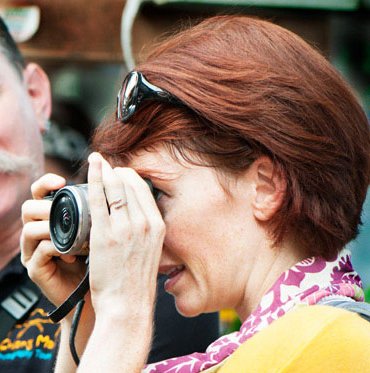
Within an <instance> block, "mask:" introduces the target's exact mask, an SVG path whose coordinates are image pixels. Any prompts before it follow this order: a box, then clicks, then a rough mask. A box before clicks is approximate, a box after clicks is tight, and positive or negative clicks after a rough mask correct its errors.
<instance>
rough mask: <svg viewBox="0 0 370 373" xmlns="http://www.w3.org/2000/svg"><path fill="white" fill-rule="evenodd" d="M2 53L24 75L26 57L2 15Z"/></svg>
mask: <svg viewBox="0 0 370 373" xmlns="http://www.w3.org/2000/svg"><path fill="white" fill-rule="evenodd" d="M0 53H2V54H3V55H4V56H5V57H6V58H7V60H8V61H9V62H10V64H11V66H13V68H14V69H15V70H16V71H17V73H18V74H19V75H20V77H22V76H23V75H22V72H23V69H24V67H25V61H24V58H23V56H22V54H21V52H20V51H19V49H18V47H17V45H16V43H15V41H14V39H13V38H12V36H11V35H10V33H9V30H8V27H7V26H6V24H5V23H4V21H3V19H2V18H1V17H0Z"/></svg>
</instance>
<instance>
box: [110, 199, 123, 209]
mask: <svg viewBox="0 0 370 373" xmlns="http://www.w3.org/2000/svg"><path fill="white" fill-rule="evenodd" d="M124 206H127V201H125V200H124V199H122V198H117V199H115V200H114V201H112V202H111V203H110V204H109V208H110V209H111V210H112V208H113V209H115V210H119V209H120V208H122V207H124Z"/></svg>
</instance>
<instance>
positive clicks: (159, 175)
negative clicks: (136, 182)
mask: <svg viewBox="0 0 370 373" xmlns="http://www.w3.org/2000/svg"><path fill="white" fill-rule="evenodd" d="M136 172H137V173H138V174H139V175H140V176H141V177H148V178H149V179H156V180H159V181H171V180H175V179H177V178H179V177H180V175H177V174H175V173H173V172H164V171H160V170H156V169H150V168H137V169H136Z"/></svg>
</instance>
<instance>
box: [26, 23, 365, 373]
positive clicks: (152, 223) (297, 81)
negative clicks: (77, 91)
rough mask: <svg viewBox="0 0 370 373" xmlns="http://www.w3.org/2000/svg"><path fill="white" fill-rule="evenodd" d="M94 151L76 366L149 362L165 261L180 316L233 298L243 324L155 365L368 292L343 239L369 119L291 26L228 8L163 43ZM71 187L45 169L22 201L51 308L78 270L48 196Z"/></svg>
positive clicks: (187, 360)
mask: <svg viewBox="0 0 370 373" xmlns="http://www.w3.org/2000/svg"><path fill="white" fill-rule="evenodd" d="M94 148H95V150H96V151H97V152H99V153H100V154H99V153H93V154H92V155H91V156H90V158H89V203H90V208H91V216H92V229H91V237H90V288H91V298H89V300H91V303H89V304H88V306H87V307H86V308H85V310H84V314H83V316H82V317H83V321H86V322H83V321H82V322H80V326H79V334H78V335H77V347H78V349H79V353H80V354H81V353H82V351H83V349H84V354H83V356H82V360H81V364H80V368H79V369H80V370H81V371H102V370H103V369H107V370H108V371H117V372H123V371H124V372H138V371H140V370H141V369H142V368H143V366H144V362H145V361H146V355H147V351H148V349H149V346H150V339H151V335H152V332H153V331H152V326H151V325H152V311H153V302H154V296H155V283H156V281H155V279H156V276H157V274H158V272H159V273H164V274H166V275H167V276H168V280H167V281H166V283H165V285H164V286H165V289H166V291H167V292H169V293H171V294H172V295H173V296H174V297H175V301H176V306H177V309H178V310H179V312H180V313H181V314H183V315H185V316H195V315H198V314H200V313H206V312H212V311H215V310H219V309H222V308H234V309H235V310H236V311H237V312H238V314H239V316H240V318H241V320H242V322H243V325H242V327H241V329H240V331H239V332H238V333H235V334H232V335H229V336H225V337H222V338H221V339H219V340H218V341H216V342H215V343H213V344H212V345H211V346H210V347H209V348H208V350H207V352H206V353H205V354H193V355H190V356H185V357H181V358H175V359H171V360H168V361H165V362H162V363H157V364H153V365H149V366H147V367H146V370H145V371H146V372H200V371H205V370H206V369H209V368H212V367H216V368H217V367H218V366H220V365H222V364H223V362H224V361H225V359H226V358H227V357H228V356H230V355H232V354H233V352H234V351H236V350H237V349H238V347H239V346H240V345H241V344H242V343H243V342H245V341H247V340H248V339H250V338H251V337H252V336H254V335H257V336H258V334H259V333H258V332H259V331H260V330H262V329H265V328H267V327H268V326H269V325H270V324H271V323H272V322H273V321H274V320H276V319H278V318H282V317H283V316H284V315H285V314H286V313H287V312H288V311H290V310H292V309H294V308H296V306H297V305H300V304H306V305H307V304H308V305H314V304H316V303H318V302H319V301H320V300H322V299H323V298H325V297H327V296H330V295H339V296H342V297H348V298H352V299H353V300H356V301H357V300H362V297H363V292H362V290H361V281H360V279H359V277H358V276H357V274H356V273H355V272H354V271H353V269H352V266H351V263H350V258H349V255H348V253H347V252H346V251H342V249H343V247H344V246H345V244H346V243H347V242H349V241H350V240H351V239H353V238H354V237H355V236H356V234H357V230H358V226H359V224H360V214H361V208H362V204H363V201H364V198H365V195H366V191H367V187H368V185H369V179H370V159H369V155H370V133H369V126H368V122H367V119H366V116H365V114H364V112H363V110H362V109H361V107H360V105H359V104H358V102H357V101H356V99H355V98H354V96H353V94H352V93H351V91H350V89H349V88H348V87H347V85H346V84H345V83H344V81H343V80H342V79H341V78H340V77H339V75H338V74H337V72H335V70H334V69H333V68H332V67H331V66H330V65H329V64H328V62H326V61H325V59H324V58H323V57H322V56H320V55H319V54H318V53H317V52H316V51H314V50H313V49H312V48H311V47H310V46H308V45H307V44H306V43H305V42H304V41H302V40H301V39H300V38H299V37H297V36H296V35H294V34H292V33H291V32H289V31H287V30H285V29H283V28H281V27H279V26H276V25H273V24H271V23H269V22H265V21H260V20H255V19H251V18H248V17H243V16H225V17H215V18H211V19H209V20H206V21H204V22H202V23H200V24H199V25H198V26H196V27H193V28H191V29H189V30H186V31H183V32H181V33H179V34H178V35H177V36H174V37H173V38H172V39H169V40H167V41H165V42H163V43H161V44H160V45H159V46H157V48H155V49H154V50H153V51H152V52H151V54H150V55H149V56H148V58H147V59H146V61H145V62H143V63H141V64H140V65H139V66H138V67H137V71H135V72H131V73H130V74H129V75H128V76H127V77H126V80H125V82H124V84H123V88H122V90H121V91H120V93H119V100H118V107H117V118H111V119H109V120H108V121H107V123H105V124H103V125H101V126H100V127H99V128H98V130H97V132H96V135H95V139H94ZM143 178H149V179H150V180H151V181H152V182H153V184H154V187H155V188H156V190H157V193H156V201H155V200H154V198H153V196H152V194H151V193H150V191H149V188H148V186H147V184H146V183H145V182H144V181H143ZM63 183H64V180H62V179H59V178H58V177H56V176H53V175H46V176H44V177H43V178H41V179H40V180H39V181H38V182H36V183H35V184H34V185H33V195H34V198H35V200H37V201H35V200H33V201H29V202H27V203H26V204H25V205H24V207H23V218H24V222H25V226H24V230H23V238H22V247H23V263H24V264H25V265H26V266H27V268H28V271H29V273H30V276H31V277H32V278H33V279H34V281H35V282H37V283H38V284H39V285H40V287H41V288H42V289H43V291H44V292H45V294H46V295H47V296H48V297H49V298H50V300H51V301H53V302H54V304H56V305H59V304H60V303H61V302H62V301H63V300H64V299H65V298H66V296H67V295H69V293H70V292H71V291H72V290H73V289H74V287H75V286H76V283H77V281H78V280H79V279H80V278H81V267H80V266H79V263H78V262H77V261H76V260H75V258H74V257H70V256H64V257H61V259H62V260H53V259H54V258H55V257H56V256H58V254H57V253H56V252H55V250H54V248H53V246H52V244H51V243H50V241H49V231H48V225H47V221H46V219H48V212H49V208H50V204H49V203H48V202H46V201H39V199H40V198H42V197H43V196H44V195H45V194H46V193H48V192H49V190H52V189H58V188H60V187H61V186H63ZM106 201H107V203H108V205H109V206H110V209H108V207H107V203H106ZM92 315H94V316H95V321H94V317H93V316H92ZM70 325H71V320H70V317H67V318H66V319H65V320H63V326H62V329H63V332H62V336H63V337H62V341H61V351H60V354H59V363H58V364H59V365H58V368H57V369H59V370H60V371H63V372H67V371H69V370H71V371H73V370H74V369H75V366H74V364H73V363H72V362H71V358H70V356H69V351H68V346H67V339H68V335H69V331H70ZM268 329H269V328H267V330H268ZM261 333H262V332H261ZM179 338H181V336H179ZM252 340H253V338H252V339H251V341H252ZM102 341H104V343H102ZM85 346H86V347H85Z"/></svg>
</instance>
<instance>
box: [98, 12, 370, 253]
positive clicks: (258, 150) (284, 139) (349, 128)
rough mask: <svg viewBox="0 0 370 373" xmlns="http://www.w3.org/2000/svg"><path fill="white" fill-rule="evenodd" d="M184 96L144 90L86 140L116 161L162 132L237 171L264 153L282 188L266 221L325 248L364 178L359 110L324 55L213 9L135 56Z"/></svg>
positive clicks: (196, 158)
mask: <svg viewBox="0 0 370 373" xmlns="http://www.w3.org/2000/svg"><path fill="white" fill-rule="evenodd" d="M137 69H138V70H139V71H141V72H142V73H143V74H144V75H145V76H146V78H147V79H148V80H149V81H150V82H151V83H153V84H155V85H157V86H159V87H161V88H163V89H165V90H167V91H169V92H171V93H172V94H174V95H175V96H177V97H178V98H179V99H180V100H181V101H183V102H184V103H185V104H186V106H187V107H188V108H187V107H181V106H174V105H170V104H165V103H157V102H152V103H150V104H147V105H145V106H144V107H143V108H141V109H140V110H139V111H138V113H136V114H135V115H134V117H133V118H132V119H131V120H130V122H129V123H127V124H125V125H124V124H122V123H120V122H118V121H116V120H115V118H113V117H112V118H111V119H109V120H107V121H106V123H105V124H104V125H102V126H101V127H99V128H98V130H97V132H96V134H95V138H94V148H95V149H96V150H98V151H100V152H101V153H102V154H103V155H105V156H106V157H108V158H109V159H110V160H111V161H113V162H115V163H116V164H119V163H122V162H126V161H127V160H128V157H129V156H130V155H132V154H135V152H137V151H138V150H140V149H147V150H150V149H151V148H152V147H153V146H154V145H156V144H157V143H163V144H165V145H166V146H168V148H169V149H171V150H175V151H173V152H172V153H173V154H181V155H182V156H183V157H184V158H185V159H187V160H189V157H190V158H191V161H193V162H198V163H201V164H206V165H209V166H213V167H215V168H216V169H217V170H220V171H222V172H231V173H233V174H237V173H240V172H243V171H245V170H246V169H247V168H248V167H249V165H250V164H251V163H252V162H253V161H254V160H255V159H257V158H258V157H259V156H262V155H266V156H268V157H269V158H270V159H271V160H272V161H273V163H274V165H275V167H276V172H279V173H280V174H281V175H283V177H284V178H285V179H286V183H287V189H286V195H285V198H284V201H283V203H282V206H281V208H280V209H279V211H278V212H277V213H276V214H275V215H274V216H273V218H272V219H271V221H270V222H269V229H270V233H271V235H272V238H273V239H274V242H275V244H276V245H278V244H279V243H281V242H282V241H283V239H284V238H285V237H286V235H290V236H292V237H294V238H295V239H296V240H297V241H298V242H299V243H300V245H301V247H302V250H304V251H305V252H306V251H308V252H309V253H310V254H312V255H319V256H323V257H325V258H328V259H329V258H332V257H333V256H334V255H336V254H337V253H338V251H339V250H341V249H342V248H343V246H344V245H345V244H346V243H348V242H349V241H350V240H351V239H353V238H355V237H356V235H357V233H358V226H359V224H360V223H361V211H362V205H363V202H364V199H365V196H366V192H367V188H368V185H369V181H370V130H369V124H368V120H367V118H366V115H365V113H364V111H363V110H362V108H361V106H360V104H359V103H358V101H357V99H356V98H355V96H354V94H353V93H352V91H351V89H350V88H349V86H348V85H347V84H346V83H345V81H344V80H343V79H342V78H341V77H340V75H339V74H338V72H337V71H336V70H335V69H334V68H333V67H332V66H331V65H330V63H329V62H328V61H327V60H326V59H325V58H324V57H323V56H321V55H320V53H319V52H317V51H316V50H315V49H314V48H312V47H311V46H310V45H309V44H307V43H306V42H305V41H303V40H302V39H301V38H300V37H298V36H297V35H295V34H293V33H292V32H290V31H288V30H286V29H284V28H282V27H280V26H277V25H275V24H273V23H270V22H267V21H263V20H258V19H255V18H250V17H247V16H218V17H212V18H210V19H207V20H205V21H203V22H201V23H200V24H198V25H197V26H194V27H193V28H190V29H188V30H184V31H182V32H180V33H179V34H177V35H176V36H174V37H172V38H170V39H168V40H166V41H163V42H162V43H160V44H159V45H158V46H157V47H156V48H154V50H153V51H152V52H151V53H150V55H149V56H148V57H147V59H146V60H145V61H144V62H142V63H141V64H140V65H139V66H138V68H137Z"/></svg>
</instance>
